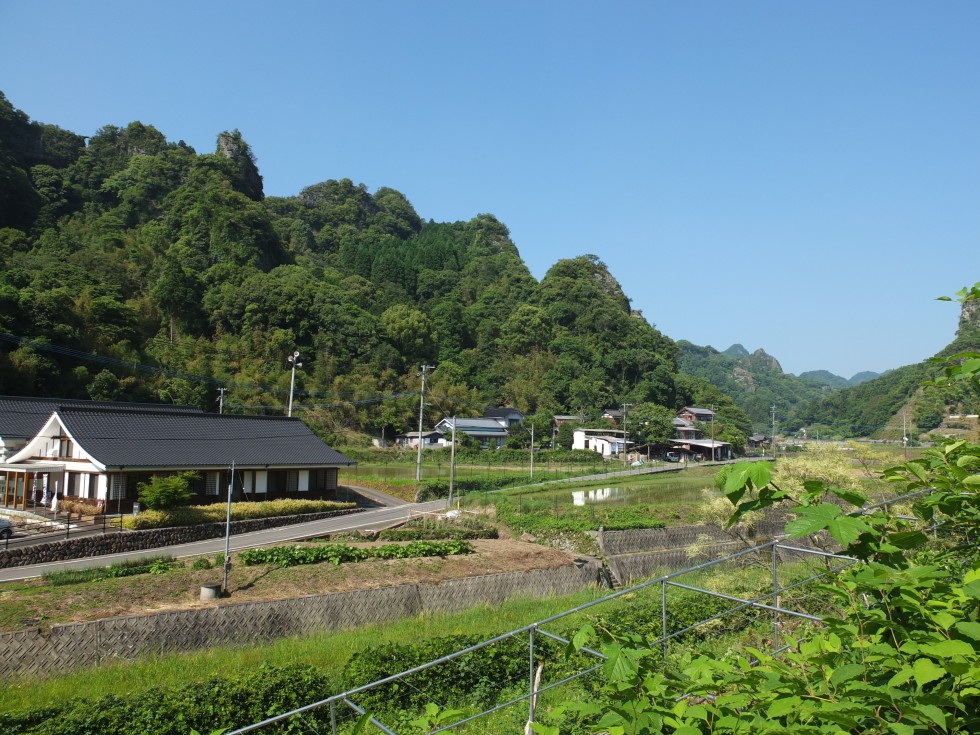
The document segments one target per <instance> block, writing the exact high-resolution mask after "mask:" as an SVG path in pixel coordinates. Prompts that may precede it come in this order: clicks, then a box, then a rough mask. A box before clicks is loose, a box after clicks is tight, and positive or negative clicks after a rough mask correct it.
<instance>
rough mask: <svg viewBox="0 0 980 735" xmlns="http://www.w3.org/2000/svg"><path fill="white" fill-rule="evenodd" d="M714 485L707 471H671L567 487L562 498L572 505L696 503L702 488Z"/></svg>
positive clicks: (699, 498)
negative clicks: (624, 481) (640, 479)
mask: <svg viewBox="0 0 980 735" xmlns="http://www.w3.org/2000/svg"><path fill="white" fill-rule="evenodd" d="M713 486H714V485H713V479H712V478H711V477H706V476H703V475H701V476H690V477H683V476H679V475H671V476H670V477H660V478H651V479H650V480H649V481H647V482H630V483H629V484H623V485H613V484H610V483H609V481H608V480H607V481H605V482H604V483H602V484H600V485H597V486H596V487H595V488H576V489H575V490H570V491H565V492H564V493H563V494H562V495H563V496H564V497H563V498H562V500H563V501H564V502H571V504H572V505H602V504H604V503H616V504H621V505H646V504H648V503H677V502H692V503H694V502H698V501H700V500H701V491H702V489H704V488H706V487H708V488H710V487H713Z"/></svg>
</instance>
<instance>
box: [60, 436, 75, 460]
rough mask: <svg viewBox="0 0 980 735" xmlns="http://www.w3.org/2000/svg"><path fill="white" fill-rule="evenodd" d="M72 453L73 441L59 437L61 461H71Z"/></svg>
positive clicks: (65, 437)
mask: <svg viewBox="0 0 980 735" xmlns="http://www.w3.org/2000/svg"><path fill="white" fill-rule="evenodd" d="M71 453H72V443H71V439H69V438H68V437H67V436H60V437H58V457H59V458H61V459H69V458H70V457H71Z"/></svg>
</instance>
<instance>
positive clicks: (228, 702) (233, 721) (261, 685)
mask: <svg viewBox="0 0 980 735" xmlns="http://www.w3.org/2000/svg"><path fill="white" fill-rule="evenodd" d="M333 689H334V688H333V686H332V684H331V682H330V680H329V679H328V678H327V676H326V674H324V672H323V671H321V670H320V669H318V668H315V667H313V666H309V665H301V664H295V665H289V666H268V665H265V664H262V665H260V666H259V667H258V668H256V669H255V670H253V671H249V672H247V673H244V674H241V675H239V676H230V677H215V678H213V679H209V680H207V681H204V682H197V683H191V684H187V685H186V686H183V687H180V688H177V689H172V690H166V691H164V690H159V689H153V690H150V691H146V692H141V693H139V694H134V695H118V696H117V695H109V696H105V697H101V698H99V699H96V700H92V701H88V700H83V699H72V700H69V701H67V702H65V703H64V704H63V705H61V706H57V707H46V708H43V709H35V710H29V711H27V712H23V713H16V714H11V713H6V714H2V715H0V731H2V732H4V733H5V735H28V734H30V735H76V734H77V733H99V734H100V735H130V733H136V732H139V733H152V735H187V733H189V732H190V731H191V730H192V729H195V730H199V731H200V732H203V733H209V732H213V731H214V729H215V727H227V728H237V727H244V726H246V725H250V724H253V723H255V722H259V721H261V720H264V719H266V718H267V717H270V716H272V715H275V714H281V713H283V712H288V711H290V710H293V709H297V708H299V707H302V706H303V705H305V704H309V703H310V702H311V701H316V700H319V699H325V698H326V697H328V696H330V695H331V694H333V693H334V691H333ZM309 731H313V732H329V731H330V709H329V708H328V707H323V708H320V709H318V710H314V711H312V712H309V713H306V714H304V715H303V725H302V726H300V723H299V722H298V721H297V720H292V721H287V722H285V723H283V724H281V725H278V726H272V727H267V728H265V729H263V730H262V732H263V733H264V734H266V735H272V734H273V733H286V732H309Z"/></svg>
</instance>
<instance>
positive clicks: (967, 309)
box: [957, 300, 980, 334]
mask: <svg viewBox="0 0 980 735" xmlns="http://www.w3.org/2000/svg"><path fill="white" fill-rule="evenodd" d="M975 330H980V300H970V301H964V302H963V308H962V309H961V310H960V324H959V327H958V328H957V331H958V332H959V333H960V334H962V333H963V332H966V331H975Z"/></svg>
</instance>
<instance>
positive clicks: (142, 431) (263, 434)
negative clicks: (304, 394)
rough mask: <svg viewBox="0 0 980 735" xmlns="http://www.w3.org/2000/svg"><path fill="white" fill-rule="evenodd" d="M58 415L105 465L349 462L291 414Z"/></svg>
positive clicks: (85, 412) (62, 412)
mask: <svg viewBox="0 0 980 735" xmlns="http://www.w3.org/2000/svg"><path fill="white" fill-rule="evenodd" d="M58 415H59V416H60V417H61V420H62V422H63V423H64V425H65V428H66V429H67V430H68V432H69V433H70V434H71V435H72V437H74V439H75V441H76V442H77V443H78V444H79V446H81V447H82V448H83V449H84V450H85V451H86V452H88V453H89V454H91V455H92V457H94V458H95V459H96V461H97V462H99V463H100V464H102V465H105V466H106V467H130V468H135V467H168V468H183V467H187V468H197V467H226V466H228V465H230V464H231V463H232V462H235V463H236V464H237V465H238V466H239V467H322V466H333V467H336V466H338V465H351V464H355V463H354V462H353V461H352V460H350V459H348V458H347V457H345V456H344V455H343V454H341V453H340V452H338V451H336V450H335V449H331V448H330V447H328V446H327V445H326V444H324V443H323V442H322V441H321V440H320V439H319V438H318V437H317V436H316V435H315V434H314V433H313V432H312V431H310V429H309V428H308V427H307V426H306V424H304V423H303V422H302V421H300V420H299V419H296V418H285V417H278V416H235V415H228V414H224V415H220V414H213V413H184V414H181V413H177V412H172V411H170V412H167V411H143V412H137V411H114V410H113V411H109V410H85V409H64V410H60V411H58Z"/></svg>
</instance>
